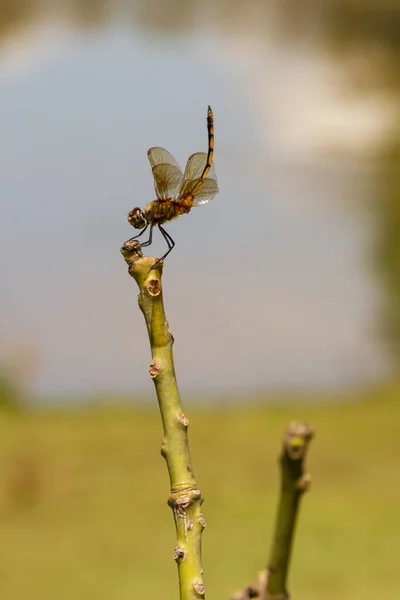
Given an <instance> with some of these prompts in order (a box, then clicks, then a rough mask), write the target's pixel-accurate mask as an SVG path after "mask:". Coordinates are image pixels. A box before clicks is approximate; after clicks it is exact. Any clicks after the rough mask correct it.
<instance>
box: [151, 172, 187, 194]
mask: <svg viewBox="0 0 400 600" xmlns="http://www.w3.org/2000/svg"><path fill="white" fill-rule="evenodd" d="M153 177H154V189H155V190H156V194H157V198H159V199H160V200H168V199H171V198H175V196H176V194H177V192H178V189H179V188H180V186H181V184H182V178H183V175H182V171H181V170H180V168H179V167H177V166H175V165H170V164H160V165H156V166H155V167H153Z"/></svg>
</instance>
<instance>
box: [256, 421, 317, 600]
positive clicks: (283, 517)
mask: <svg viewBox="0 0 400 600" xmlns="http://www.w3.org/2000/svg"><path fill="white" fill-rule="evenodd" d="M312 436H313V431H312V429H311V427H310V426H309V425H307V424H306V423H295V422H294V423H291V424H290V426H289V429H288V430H287V431H286V432H285V434H284V437H283V444H282V453H281V456H280V465H281V491H280V499H279V505H278V514H277V518H276V525H275V536H274V540H273V543H272V549H271V555H270V560H269V565H268V577H267V588H266V594H265V600H289V593H288V592H287V587H286V586H287V576H288V570H289V564H290V555H291V550H292V545H293V538H294V532H295V528H296V520H297V515H298V511H299V503H300V499H301V497H302V496H303V494H304V492H305V491H306V490H308V489H309V487H310V483H311V477H310V475H309V474H308V473H305V471H304V461H305V457H306V454H307V450H308V446H309V443H310V441H311V438H312Z"/></svg>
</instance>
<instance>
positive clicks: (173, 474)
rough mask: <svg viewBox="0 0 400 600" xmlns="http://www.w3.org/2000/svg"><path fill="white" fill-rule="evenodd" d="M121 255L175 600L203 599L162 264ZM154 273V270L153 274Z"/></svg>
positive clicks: (198, 522) (197, 498)
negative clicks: (157, 443)
mask: <svg viewBox="0 0 400 600" xmlns="http://www.w3.org/2000/svg"><path fill="white" fill-rule="evenodd" d="M121 253H122V255H123V256H124V258H125V261H126V262H127V264H128V265H129V269H128V272H129V274H130V275H131V277H133V278H134V279H135V281H136V283H137V285H138V286H139V297H138V301H139V308H140V309H141V311H142V313H143V316H144V318H145V322H146V326H147V331H148V335H149V340H150V347H151V354H152V362H151V364H150V368H149V375H150V377H151V378H152V380H153V382H154V385H155V388H156V393H157V399H158V404H159V408H160V413H161V418H162V423H163V429H164V438H163V442H162V447H161V454H162V456H163V457H164V458H165V460H166V463H167V467H168V473H169V478H170V485H171V493H170V496H169V499H168V504H169V506H170V507H171V508H172V511H173V514H174V519H175V527H176V534H177V545H176V547H175V550H174V559H175V561H176V563H177V565H178V576H179V589H180V600H198V599H199V598H204V597H205V587H204V582H203V569H202V563H201V536H202V532H203V529H204V527H205V521H204V518H203V515H202V513H201V503H202V501H203V498H202V495H201V492H200V490H199V489H198V488H197V485H196V481H195V478H194V474H193V469H192V463H191V457H190V450H189V443H188V436H187V428H188V425H189V420H188V418H187V417H186V416H185V415H184V413H183V410H182V404H181V400H180V396H179V391H178V386H177V382H176V376H175V368H174V360H173V353H172V345H173V341H174V340H173V337H172V335H171V332H170V331H169V328H168V322H167V320H166V317H165V312H164V304H163V295H162V281H161V277H162V269H163V263H162V262H158V263H157V264H156V265H155V263H156V259H155V258H152V257H148V256H143V254H142V251H141V248H140V244H139V243H138V242H136V241H128V242H125V244H124V245H123V246H122V248H121ZM153 267H154V268H153Z"/></svg>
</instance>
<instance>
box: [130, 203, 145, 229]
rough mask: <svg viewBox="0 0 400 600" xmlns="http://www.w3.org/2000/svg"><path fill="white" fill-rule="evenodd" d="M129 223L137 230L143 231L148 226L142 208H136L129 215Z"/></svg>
mask: <svg viewBox="0 0 400 600" xmlns="http://www.w3.org/2000/svg"><path fill="white" fill-rule="evenodd" d="M128 221H129V223H130V224H131V225H132V227H134V228H135V229H143V227H146V225H147V219H146V216H145V214H144V212H143V211H142V209H141V208H134V209H133V210H131V211H130V212H129V214H128Z"/></svg>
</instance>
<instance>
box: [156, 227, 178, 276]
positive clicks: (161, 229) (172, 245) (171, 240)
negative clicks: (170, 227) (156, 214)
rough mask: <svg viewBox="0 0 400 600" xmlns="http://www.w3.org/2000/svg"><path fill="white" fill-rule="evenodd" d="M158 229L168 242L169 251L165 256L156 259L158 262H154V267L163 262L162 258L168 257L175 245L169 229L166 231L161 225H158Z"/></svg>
mask: <svg viewBox="0 0 400 600" xmlns="http://www.w3.org/2000/svg"><path fill="white" fill-rule="evenodd" d="M158 229H159V230H160V231H161V234H162V236H163V238H164V240H165V241H166V242H167V245H168V251H167V252H166V253H165V254H164V255H163V256H161V258H159V259H158V260H156V262H155V263H154V265H153V267H152V268H154V267H155V266H156V265H157V264H158V263H159V262H161V261H162V260H164V259H165V258H167V256H168V254H169V253H170V252H171V250H172V248H173V247H174V246H175V242H174V240H173V239H172V237H171V236H170V235H169V233H168V232H167V231H165V229H164V228H163V227H161V225H159V226H158Z"/></svg>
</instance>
